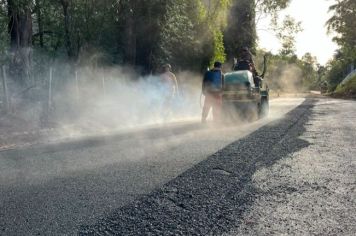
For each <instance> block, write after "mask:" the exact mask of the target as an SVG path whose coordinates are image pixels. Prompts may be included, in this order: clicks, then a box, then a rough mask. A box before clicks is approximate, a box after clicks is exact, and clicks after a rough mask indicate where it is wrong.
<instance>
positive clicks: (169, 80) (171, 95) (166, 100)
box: [160, 64, 179, 119]
mask: <svg viewBox="0 0 356 236" xmlns="http://www.w3.org/2000/svg"><path fill="white" fill-rule="evenodd" d="M160 78H161V84H162V94H163V103H162V106H163V107H162V109H163V114H164V118H165V119H166V118H167V117H168V115H169V114H170V113H172V111H173V109H172V107H173V103H174V100H175V99H176V98H177V96H178V92H179V90H178V81H177V77H176V76H175V74H173V72H172V66H171V65H170V64H165V65H163V66H162V74H161V75H160Z"/></svg>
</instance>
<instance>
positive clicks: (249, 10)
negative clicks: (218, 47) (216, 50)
mask: <svg viewBox="0 0 356 236" xmlns="http://www.w3.org/2000/svg"><path fill="white" fill-rule="evenodd" d="M255 17H256V12H255V2H254V1H251V0H235V1H233V4H232V7H231V10H230V15H229V17H228V25H227V28H226V30H225V33H224V36H225V47H226V54H227V58H228V60H231V59H232V58H235V57H237V53H238V52H239V51H240V49H241V48H242V47H243V46H247V47H249V48H251V49H252V50H253V51H254V50H255V47H256V40H257V33H256V18H255Z"/></svg>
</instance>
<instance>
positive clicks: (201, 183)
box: [79, 99, 314, 235]
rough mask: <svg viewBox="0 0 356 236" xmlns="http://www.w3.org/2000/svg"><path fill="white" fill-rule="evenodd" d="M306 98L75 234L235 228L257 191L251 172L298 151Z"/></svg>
mask: <svg viewBox="0 0 356 236" xmlns="http://www.w3.org/2000/svg"><path fill="white" fill-rule="evenodd" d="M313 106H314V100H312V99H307V100H306V101H305V102H304V103H303V104H302V105H300V106H299V107H297V108H296V109H294V110H293V111H291V112H289V113H288V114H287V115H286V116H285V117H284V118H283V119H281V120H277V121H274V122H272V123H270V124H269V125H266V126H264V127H263V128H261V129H259V130H257V131H256V132H254V133H252V134H250V135H249V136H247V137H245V138H243V139H241V140H239V141H237V142H235V143H232V144H231V145H229V146H227V147H226V148H224V149H223V150H220V151H219V152H217V153H215V154H214V155H212V156H210V157H209V158H208V159H207V160H205V161H203V162H201V163H199V164H198V165H196V166H194V167H193V168H191V169H189V170H188V171H186V172H185V173H183V174H181V175H180V176H178V177H177V178H175V179H174V180H172V181H170V182H168V183H167V184H166V185H164V186H163V187H162V188H160V189H158V190H156V191H154V192H152V193H151V194H149V195H146V196H143V197H141V198H139V199H137V200H136V201H134V202H133V203H131V204H129V205H126V206H124V207H122V208H120V209H117V210H115V211H114V212H112V213H110V214H109V216H108V217H106V218H104V219H101V220H100V221H99V222H98V223H97V224H95V225H92V226H82V227H81V228H80V232H79V235H102V234H103V235H104V234H105V235H107V234H109V235H217V234H221V233H228V232H230V231H231V230H232V229H234V228H236V227H237V226H238V225H239V224H240V222H241V220H242V217H241V216H242V215H243V213H244V212H246V211H248V210H249V207H250V206H251V204H252V203H253V201H254V199H255V195H256V193H258V192H259V191H260V190H259V189H257V188H256V187H254V185H253V179H252V178H253V175H254V173H255V172H256V171H257V170H258V169H260V168H263V167H268V166H271V165H273V164H275V163H276V162H277V161H279V160H280V159H283V158H286V157H288V155H289V154H291V153H294V152H296V151H298V150H300V149H303V148H305V147H307V146H308V145H309V143H308V142H306V141H305V140H302V139H300V138H299V136H300V135H301V134H302V133H303V132H304V131H305V128H304V126H305V125H306V123H307V122H308V119H309V117H310V115H311V110H312V109H311V108H312V107H313Z"/></svg>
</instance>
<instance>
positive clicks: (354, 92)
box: [334, 74, 356, 98]
mask: <svg viewBox="0 0 356 236" xmlns="http://www.w3.org/2000/svg"><path fill="white" fill-rule="evenodd" d="M334 95H335V96H337V97H346V98H356V74H355V75H353V76H352V78H351V79H350V80H348V81H347V82H346V83H341V84H339V85H338V86H337V88H336V90H335V92H334Z"/></svg>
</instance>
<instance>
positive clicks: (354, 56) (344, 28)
mask: <svg viewBox="0 0 356 236" xmlns="http://www.w3.org/2000/svg"><path fill="white" fill-rule="evenodd" d="M329 10H330V11H331V12H332V13H333V16H332V17H331V18H330V19H329V20H328V21H327V22H326V25H327V26H328V30H329V32H330V33H331V32H335V33H336V36H335V37H334V41H335V42H336V43H337V44H338V45H339V46H340V48H339V50H338V51H337V53H336V54H335V56H334V59H333V60H332V61H331V62H330V63H329V65H328V67H329V71H328V73H327V74H326V80H327V81H328V84H329V90H330V91H334V90H335V89H336V87H337V85H338V84H339V83H340V82H341V81H342V80H343V79H344V78H345V76H346V75H347V74H348V73H349V72H350V69H351V68H352V67H353V66H354V65H356V47H355V45H356V32H355V28H356V2H355V1H353V0H338V1H336V3H335V4H334V5H332V6H331V7H330V9H329Z"/></svg>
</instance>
